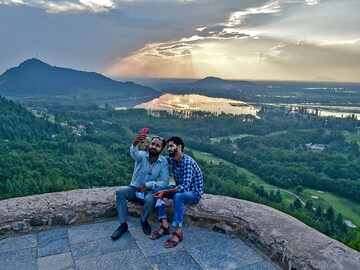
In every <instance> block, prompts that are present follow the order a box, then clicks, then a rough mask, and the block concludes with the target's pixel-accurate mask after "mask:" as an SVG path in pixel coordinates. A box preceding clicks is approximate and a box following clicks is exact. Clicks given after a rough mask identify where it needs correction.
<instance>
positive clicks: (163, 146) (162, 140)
mask: <svg viewBox="0 0 360 270" xmlns="http://www.w3.org/2000/svg"><path fill="white" fill-rule="evenodd" d="M153 139H159V140H160V141H161V142H162V145H161V150H163V149H164V148H165V145H166V141H165V139H164V138H163V137H160V136H154V137H152V139H151V141H153Z"/></svg>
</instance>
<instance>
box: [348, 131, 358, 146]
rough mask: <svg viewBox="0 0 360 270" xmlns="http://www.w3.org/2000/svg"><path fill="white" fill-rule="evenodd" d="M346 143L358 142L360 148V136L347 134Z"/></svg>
mask: <svg viewBox="0 0 360 270" xmlns="http://www.w3.org/2000/svg"><path fill="white" fill-rule="evenodd" d="M345 141H347V142H357V143H358V145H359V146H360V134H356V133H351V134H347V135H345Z"/></svg>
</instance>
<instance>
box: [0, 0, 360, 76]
mask: <svg viewBox="0 0 360 270" xmlns="http://www.w3.org/2000/svg"><path fill="white" fill-rule="evenodd" d="M359 10H360V0H267V1H265V0H221V1H220V0H193V1H191V0H187V1H186V0H181V1H180V0H155V1H151V0H126V1H125V0H124V1H121V0H50V1H46V0H0V37H1V39H0V74H2V73H3V72H5V71H6V70H7V69H9V68H11V67H14V66H18V65H19V64H20V63H21V62H23V61H25V60H26V59H29V58H38V59H40V60H42V61H44V62H46V63H48V64H50V65H53V66H58V67H67V68H73V69H77V70H83V71H94V72H98V73H101V74H103V75H105V76H108V77H111V78H116V79H120V78H136V77H142V78H197V79H198V78H204V77H207V76H216V77H220V78H223V79H235V80H277V81H283V80H284V81H289V80H291V81H293V80H295V81H313V80H324V81H334V82H360V16H359Z"/></svg>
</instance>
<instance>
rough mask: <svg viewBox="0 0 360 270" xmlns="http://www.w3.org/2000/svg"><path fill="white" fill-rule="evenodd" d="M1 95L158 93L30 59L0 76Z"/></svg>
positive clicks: (120, 94)
mask: <svg viewBox="0 0 360 270" xmlns="http://www.w3.org/2000/svg"><path fill="white" fill-rule="evenodd" d="M0 94H1V95H2V96H5V97H6V96H31V95H77V96H87V95H97V96H99V95H100V96H104V95H108V96H110V95H115V96H116V97H117V98H119V97H124V98H125V97H126V98H129V97H134V98H135V97H136V98H139V97H146V96H158V95H159V92H158V91H156V90H154V89H152V88H150V87H147V86H142V85H139V84H135V83H133V82H118V81H114V80H112V79H110V78H107V77H105V76H103V75H101V74H98V73H95V72H85V71H78V70H74V69H69V68H60V67H56V66H51V65H49V64H46V63H44V62H42V61H40V60H38V59H35V58H33V59H29V60H26V61H24V62H23V63H21V64H20V65H19V66H18V67H14V68H10V69H8V70H7V71H6V72H4V73H3V74H2V75H1V76H0Z"/></svg>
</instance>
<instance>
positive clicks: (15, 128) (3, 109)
mask: <svg viewBox="0 0 360 270" xmlns="http://www.w3.org/2000/svg"><path fill="white" fill-rule="evenodd" d="M59 129H60V127H59V126H58V125H55V124H52V123H50V122H48V121H45V120H44V119H42V118H36V117H35V116H34V115H33V114H32V113H30V112H28V111H27V110H26V109H25V108H24V107H22V106H20V105H18V104H15V103H14V102H12V101H9V100H7V99H5V98H4V97H1V96H0V140H10V141H13V140H25V141H35V140H41V139H46V138H50V137H51V135H52V134H56V133H58V132H59Z"/></svg>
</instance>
